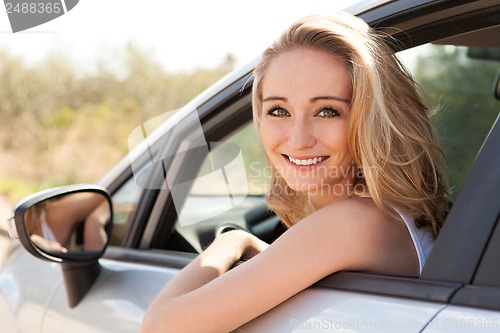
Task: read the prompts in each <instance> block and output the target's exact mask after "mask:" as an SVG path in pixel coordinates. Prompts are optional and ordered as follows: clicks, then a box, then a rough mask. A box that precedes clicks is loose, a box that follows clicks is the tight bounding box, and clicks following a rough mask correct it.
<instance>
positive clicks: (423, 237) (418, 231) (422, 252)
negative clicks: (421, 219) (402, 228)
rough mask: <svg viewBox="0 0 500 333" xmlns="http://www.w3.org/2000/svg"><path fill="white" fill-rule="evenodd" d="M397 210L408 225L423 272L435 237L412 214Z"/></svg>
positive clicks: (420, 268) (365, 196)
mask: <svg viewBox="0 0 500 333" xmlns="http://www.w3.org/2000/svg"><path fill="white" fill-rule="evenodd" d="M360 198H370V196H369V195H362V196H360ZM395 211H396V212H397V213H398V214H399V216H401V219H402V220H403V222H404V223H405V225H406V228H407V229H408V232H409V233H410V236H411V240H412V241H413V246H414V247H415V252H417V257H418V270H419V273H422V269H423V268H424V265H425V262H426V261H427V258H428V257H429V253H431V250H432V246H433V245H434V238H433V237H432V233H431V231H430V230H428V229H427V228H417V226H416V225H415V220H414V219H413V217H411V215H409V214H405V213H403V212H401V211H400V210H398V209H395Z"/></svg>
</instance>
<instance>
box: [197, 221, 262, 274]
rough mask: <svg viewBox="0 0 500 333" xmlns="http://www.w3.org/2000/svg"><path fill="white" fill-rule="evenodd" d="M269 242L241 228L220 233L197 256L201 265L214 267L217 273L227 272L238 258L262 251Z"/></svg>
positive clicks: (248, 257) (245, 258) (247, 257)
mask: <svg viewBox="0 0 500 333" xmlns="http://www.w3.org/2000/svg"><path fill="white" fill-rule="evenodd" d="M268 246H269V244H267V243H266V242H263V241H262V240H260V239H259V238H257V237H255V236H254V235H252V234H250V233H248V232H246V231H243V230H232V231H228V232H225V233H223V234H221V235H220V236H219V237H217V238H216V239H215V240H214V242H213V243H212V244H211V245H210V246H209V247H208V248H207V249H206V250H205V251H204V252H203V253H202V254H200V256H199V259H200V260H201V265H202V266H209V267H212V268H215V269H216V270H217V271H218V273H219V275H220V274H223V273H225V272H227V271H228V270H229V269H230V268H231V267H232V266H233V265H234V264H235V263H236V262H238V261H239V260H248V259H250V258H253V257H254V256H255V255H257V254H259V253H260V252H262V251H264V250H265V249H266V248H267V247H268Z"/></svg>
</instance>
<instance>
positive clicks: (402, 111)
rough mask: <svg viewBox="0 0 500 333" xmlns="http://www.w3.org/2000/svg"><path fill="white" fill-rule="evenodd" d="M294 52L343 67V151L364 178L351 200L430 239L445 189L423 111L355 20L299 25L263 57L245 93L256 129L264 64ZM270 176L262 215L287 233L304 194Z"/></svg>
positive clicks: (378, 42) (395, 65)
mask: <svg viewBox="0 0 500 333" xmlns="http://www.w3.org/2000/svg"><path fill="white" fill-rule="evenodd" d="M302 47H305V48H312V49H316V50H321V51H326V52H329V53H330V54H332V55H333V56H337V57H340V58H342V59H344V62H345V66H346V70H347V72H348V73H349V76H350V79H351V83H352V98H351V110H350V118H349V148H350V151H351V154H352V157H353V160H354V163H355V165H356V166H357V167H358V169H359V170H361V171H363V173H364V176H363V177H357V179H356V184H361V185H362V186H356V188H357V189H359V188H364V189H365V191H364V193H360V192H363V191H358V192H357V193H356V194H357V195H360V194H369V195H370V196H371V197H372V199H373V201H374V202H375V204H376V205H377V206H378V207H379V209H380V210H381V211H382V212H383V213H384V214H385V215H386V216H388V217H389V218H390V219H392V220H394V221H400V220H401V218H400V215H399V214H398V213H397V211H396V210H398V211H402V212H405V213H406V214H410V215H411V216H412V217H413V218H414V219H415V222H416V224H417V226H418V227H429V228H431V229H432V232H433V235H434V236H437V234H438V233H439V230H440V228H441V226H442V224H443V221H444V218H445V216H446V213H447V207H448V188H447V186H446V182H445V177H443V172H444V170H445V167H444V159H443V154H442V151H441V149H439V147H438V146H437V145H436V144H435V142H434V141H435V133H434V128H433V126H432V124H431V122H430V119H429V116H428V114H427V107H426V106H425V105H424V103H423V102H422V100H421V98H420V96H419V94H418V92H417V89H416V88H417V87H416V84H415V82H414V81H413V79H412V78H411V76H410V75H409V74H408V72H407V71H406V70H405V69H404V67H403V66H402V65H401V63H400V62H399V61H398V59H397V58H396V56H395V54H394V51H393V50H392V49H391V48H390V47H389V46H388V45H387V44H386V42H385V41H384V37H383V36H382V35H381V34H380V33H378V32H376V31H375V30H373V29H371V28H370V27H369V26H368V25H367V24H366V23H365V22H364V21H362V20H361V19H358V18H356V17H354V16H351V15H348V14H343V13H340V14H338V15H336V16H334V17H324V16H308V17H305V18H302V19H300V20H298V21H297V22H295V23H294V24H293V25H292V26H290V27H289V28H288V29H287V30H285V32H284V33H283V34H282V36H281V37H280V38H279V39H278V40H277V41H276V42H274V43H273V44H272V45H271V46H270V47H269V48H267V49H266V50H265V51H264V52H263V54H262V58H261V59H260V62H259V63H258V64H257V66H256V68H255V69H254V82H253V91H252V103H253V114H254V122H255V124H256V126H257V129H260V120H261V116H262V82H263V80H264V78H265V75H266V71H267V68H268V66H269V64H270V63H271V62H272V60H273V59H274V58H276V57H277V56H278V55H280V54H282V53H285V52H288V51H291V50H295V49H297V48H302ZM271 175H272V176H271V178H272V179H271V188H270V192H269V194H268V197H267V201H268V204H269V207H270V209H271V210H273V211H275V212H276V214H277V215H278V216H279V217H280V218H281V220H282V222H283V223H284V224H285V225H286V226H287V227H291V226H293V225H294V224H295V223H297V222H298V221H300V220H301V219H302V218H304V217H305V216H307V215H308V214H309V213H310V212H311V211H312V208H311V206H310V205H309V204H308V199H307V194H306V193H302V192H296V191H293V190H292V189H291V188H290V187H288V186H287V184H286V182H285V181H284V179H283V178H282V177H281V176H280V174H279V173H278V172H277V170H276V169H275V168H274V167H273V166H272V165H271Z"/></svg>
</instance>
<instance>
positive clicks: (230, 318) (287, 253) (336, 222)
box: [142, 200, 411, 333]
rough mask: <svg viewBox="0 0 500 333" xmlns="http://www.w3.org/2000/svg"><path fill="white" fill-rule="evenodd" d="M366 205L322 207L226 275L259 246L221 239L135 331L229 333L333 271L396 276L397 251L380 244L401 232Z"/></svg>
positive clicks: (170, 285)
mask: <svg viewBox="0 0 500 333" xmlns="http://www.w3.org/2000/svg"><path fill="white" fill-rule="evenodd" d="M368 202H371V200H364V202H363V201H360V200H348V201H344V202H339V203H337V204H333V205H330V206H328V207H325V208H324V209H322V210H320V211H318V212H316V213H314V214H312V215H311V216H309V217H308V218H306V219H304V220H303V221H301V222H300V223H299V224H297V225H296V226H294V227H292V228H291V229H290V230H288V231H287V232H285V233H284V234H283V235H282V236H281V237H280V238H279V239H277V240H276V241H275V242H274V243H273V244H272V245H270V246H269V247H268V248H267V249H266V250H265V251H263V252H262V253H261V254H259V255H256V256H255V257H254V258H252V260H248V261H246V262H245V263H243V264H241V265H239V266H238V267H236V268H234V269H232V270H230V271H227V270H228V269H229V268H230V267H231V266H232V264H233V263H234V262H235V261H236V260H238V259H239V258H240V257H242V256H243V257H244V256H245V255H250V256H251V255H252V254H254V253H256V252H258V251H259V250H260V249H261V248H262V247H261V246H260V245H259V244H258V243H257V242H255V243H254V241H255V239H256V238H255V237H242V236H241V234H240V235H239V234H238V233H233V232H229V233H227V234H223V235H221V236H223V237H221V238H220V239H217V240H216V241H215V242H214V244H213V245H212V246H210V247H209V248H208V249H207V250H206V251H205V252H203V253H202V254H201V255H200V256H198V257H197V258H196V259H195V260H194V261H193V262H192V263H191V264H190V265H188V266H187V267H186V268H185V269H184V270H182V271H181V272H180V273H179V274H178V275H177V276H176V277H174V278H173V279H172V280H171V281H170V282H169V283H168V284H167V286H166V287H165V288H164V289H163V290H162V292H161V293H160V294H159V295H158V296H157V298H156V299H155V300H154V302H153V303H152V304H151V306H150V308H149V309H148V311H147V312H146V315H145V318H144V322H143V326H142V331H143V332H148V333H152V332H229V331H231V330H234V329H235V328H237V327H239V326H241V325H242V324H244V323H246V322H248V321H250V320H251V319H253V318H255V317H257V316H259V315H260V314H262V313H264V312H266V311H268V310H270V309H272V308H273V307H275V306H276V305H278V304H280V303H282V302H283V301H285V300H286V299H288V298H290V297H292V296H293V295H295V294H296V293H298V292H300V291H301V290H303V289H305V288H307V287H308V286H310V285H311V284H313V283H315V282H316V281H318V280H320V279H321V278H323V277H325V276H327V275H329V274H331V273H333V272H336V271H339V270H346V269H349V270H353V269H354V270H371V271H377V272H388V273H401V272H400V271H399V270H398V269H397V267H396V266H397V262H398V261H402V260H398V258H397V257H398V256H401V255H400V253H401V252H403V253H404V251H394V247H393V245H391V244H389V245H386V244H388V243H390V242H391V239H388V238H387V236H386V235H389V236H391V237H392V236H394V237H393V238H394V239H397V238H396V237H400V236H401V234H400V233H399V232H396V231H397V230H396V231H394V230H392V229H393V228H400V227H401V226H400V225H398V224H395V223H391V222H388V221H387V220H386V218H385V217H383V216H382V215H381V213H380V212H379V211H378V209H377V208H376V207H375V205H374V204H373V203H371V204H370V203H368ZM402 227H403V228H405V227H404V226H402ZM388 229H390V230H388ZM402 230H404V229H402ZM388 231H389V232H388ZM406 233H407V231H406ZM403 236H404V234H403ZM408 237H409V235H408ZM410 242H411V240H410ZM410 245H411V243H410ZM410 250H411V248H410ZM391 256H392V257H391ZM391 259H394V260H391ZM401 259H404V260H406V259H407V258H406V256H403V257H402V258H401ZM388 262H389V263H388ZM226 271H227V272H226ZM225 272H226V273H225Z"/></svg>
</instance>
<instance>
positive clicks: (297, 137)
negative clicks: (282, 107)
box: [288, 117, 316, 150]
mask: <svg viewBox="0 0 500 333" xmlns="http://www.w3.org/2000/svg"><path fill="white" fill-rule="evenodd" d="M315 143H316V137H315V133H314V127H313V124H312V123H311V121H310V120H309V119H307V118H304V117H297V118H295V119H294V121H293V126H291V128H290V129H289V132H288V144H289V145H290V147H291V148H293V149H297V150H299V149H304V148H309V147H312V146H314V144H315Z"/></svg>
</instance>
